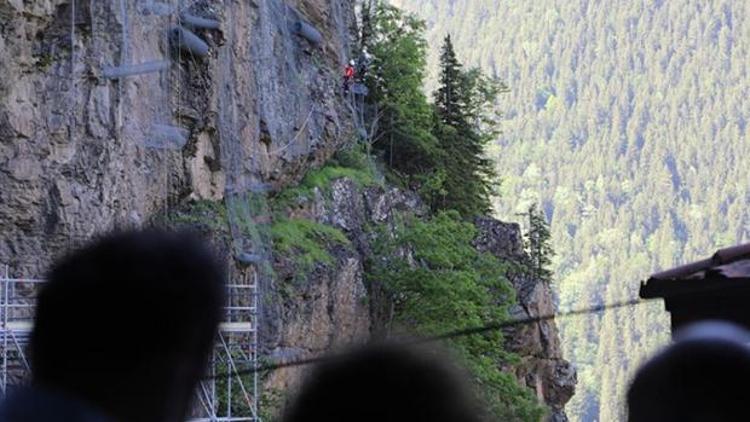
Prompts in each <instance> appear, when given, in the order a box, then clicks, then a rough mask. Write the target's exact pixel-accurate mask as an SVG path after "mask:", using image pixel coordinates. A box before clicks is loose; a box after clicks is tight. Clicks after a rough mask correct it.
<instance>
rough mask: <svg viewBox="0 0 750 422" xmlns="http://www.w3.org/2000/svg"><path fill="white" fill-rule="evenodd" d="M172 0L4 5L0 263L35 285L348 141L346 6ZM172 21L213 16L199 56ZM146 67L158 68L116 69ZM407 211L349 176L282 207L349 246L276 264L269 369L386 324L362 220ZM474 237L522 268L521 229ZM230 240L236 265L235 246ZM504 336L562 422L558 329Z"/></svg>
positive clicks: (293, 174)
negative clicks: (67, 258)
mask: <svg viewBox="0 0 750 422" xmlns="http://www.w3.org/2000/svg"><path fill="white" fill-rule="evenodd" d="M177 3H178V2H177V1H174V0H170V1H164V2H156V1H152V0H143V1H140V0H138V1H135V0H113V1H82V0H32V1H29V0H24V1H22V0H0V74H2V75H3V76H2V78H0V264H8V265H9V266H10V269H11V272H12V273H13V274H14V275H17V276H35V277H36V276H41V275H43V270H44V268H46V267H47V266H48V265H49V263H50V262H51V261H52V260H53V259H54V258H55V257H56V256H58V255H59V254H60V253H61V252H64V251H65V250H66V249H67V248H68V247H70V246H75V245H77V244H79V243H80V242H82V241H84V240H86V239H88V238H90V237H91V236H92V235H94V234H96V233H101V232H105V231H107V230H110V229H112V228H118V227H131V226H136V227H137V226H141V225H144V224H148V223H149V222H150V221H152V220H154V218H155V217H157V216H159V215H161V214H162V213H163V214H168V213H169V212H170V211H171V210H172V209H174V208H176V207H178V206H179V205H181V204H184V203H188V202H193V201H195V200H201V199H205V200H210V201H214V202H220V201H222V200H225V199H226V198H225V196H226V195H227V193H230V194H234V193H237V192H241V191H243V190H252V189H253V186H255V185H257V184H259V183H261V182H262V183H270V184H271V185H272V186H273V188H274V189H279V188H281V187H283V186H286V185H288V184H290V183H292V182H294V181H296V180H298V179H299V178H300V177H301V175H303V174H304V173H305V172H306V171H307V170H309V169H310V168H312V167H315V166H317V165H319V164H321V163H322V162H324V161H325V160H327V159H328V158H329V157H330V156H331V155H332V154H333V153H334V152H335V151H336V150H337V149H338V148H339V147H340V146H341V145H342V144H345V143H347V142H348V141H349V140H350V139H351V132H352V129H351V125H350V120H351V119H350V116H348V115H347V113H348V109H347V107H345V105H344V104H343V103H342V101H341V99H340V98H339V97H338V96H337V94H336V93H337V91H338V84H339V75H338V70H339V69H340V67H341V64H342V62H343V61H344V60H345V59H346V58H347V56H348V52H349V50H350V46H349V43H350V39H351V28H352V26H353V22H354V16H353V14H354V12H353V4H352V2H350V1H348V0H291V1H286V2H284V1H282V0H257V1H253V0H250V1H247V0H225V1H218V0H215V1H211V0H197V1H185V0H183V1H182V2H180V4H181V5H182V7H183V9H181V10H177V9H176V6H177ZM180 12H184V13H188V14H190V15H192V16H196V17H200V18H203V19H208V20H212V21H216V22H218V26H217V27H215V28H202V29H201V28H197V29H196V28H192V29H191V31H192V32H193V33H194V34H195V35H196V36H197V37H199V38H200V39H201V40H202V42H205V44H206V46H207V47H208V52H207V54H206V55H205V56H200V55H199V54H196V53H195V52H193V53H190V52H187V51H185V50H184V49H183V50H176V49H175V46H174V40H170V39H169V36H168V35H169V33H170V31H171V30H172V29H173V28H175V27H177V26H178V25H179V24H180V22H179V19H178V16H179V15H180ZM299 20H303V21H305V22H308V23H310V24H312V25H313V26H315V27H316V28H317V29H318V30H319V31H320V33H321V35H322V42H321V43H320V44H315V43H311V42H310V41H309V40H307V39H305V38H303V37H300V36H298V35H296V34H295V33H294V32H293V31H292V30H291V27H292V24H293V23H294V22H297V21H299ZM139 69H140V70H139ZM144 69H146V70H149V69H150V70H154V69H161V70H159V71H148V72H146V73H140V74H133V75H127V76H122V77H113V75H114V74H116V73H117V72H120V73H123V72H124V73H128V72H134V71H144ZM183 144H184V145H183ZM403 211H408V212H411V213H415V214H417V215H420V214H423V212H424V211H423V209H422V206H421V205H420V201H419V198H417V197H416V196H415V195H414V194H410V193H407V192H403V191H400V190H398V189H393V188H382V187H370V188H361V187H359V186H358V185H357V184H356V183H355V182H354V181H352V180H349V179H339V180H336V181H334V182H333V183H332V185H331V186H330V189H328V190H325V191H323V190H320V189H317V190H315V194H314V197H312V198H309V200H307V201H304V202H301V203H299V204H297V205H296V206H294V207H292V208H290V209H288V210H287V212H288V214H289V215H290V216H292V217H296V218H307V219H310V220H313V221H317V222H319V223H322V224H326V225H329V226H333V227H335V228H337V229H339V230H341V231H342V232H343V233H344V234H345V235H346V237H347V238H348V239H349V244H348V245H338V246H332V247H331V250H330V251H329V252H330V254H331V256H332V257H333V263H332V264H331V265H317V266H315V267H314V269H312V270H311V272H310V273H309V274H307V275H306V277H305V280H304V282H302V283H299V282H297V283H295V282H294V281H293V280H292V279H293V278H294V273H295V271H296V268H295V266H294V263H293V262H291V261H290V259H289V257H286V256H276V257H274V268H275V273H276V278H275V280H273V281H272V282H271V283H270V284H269V286H267V289H266V290H264V291H263V295H264V298H263V301H264V305H263V307H264V318H263V322H262V323H263V339H262V342H263V349H264V350H263V352H264V354H265V355H266V356H268V358H269V359H272V360H273V359H284V360H286V359H293V358H297V357H303V356H312V355H317V354H319V353H322V352H324V351H327V350H330V349H331V348H336V347H339V346H343V345H347V344H351V343H356V342H361V341H365V340H367V339H368V338H370V337H371V336H373V335H376V336H377V335H379V334H380V333H381V332H382V329H383V327H384V325H385V321H387V319H388V312H389V311H388V309H387V307H385V308H384V307H382V306H380V304H382V303H383V298H382V297H381V296H380V294H381V293H380V292H378V291H377V290H373V289H372V288H369V289H368V287H367V286H366V285H365V283H364V281H363V280H364V271H365V268H364V265H365V261H366V259H367V257H368V256H369V255H370V252H371V250H370V245H371V242H372V239H371V238H370V236H371V235H370V234H369V233H368V230H367V227H368V226H369V225H372V224H385V225H386V226H388V225H390V226H392V225H393V224H394V215H395V213H397V212H403ZM478 227H479V228H480V233H481V235H480V237H479V238H478V239H477V247H478V248H480V249H482V250H486V251H489V252H492V253H494V254H497V255H499V256H503V257H506V258H509V259H521V258H522V255H523V253H522V251H521V247H520V240H519V230H518V227H517V226H514V225H505V224H503V223H499V222H497V221H494V220H481V221H479V222H478ZM225 240H226V239H225ZM218 243H222V242H218ZM223 243H225V244H224V245H220V247H221V249H222V250H224V251H225V252H227V255H230V254H231V252H230V251H231V245H229V243H231V242H229V241H227V242H223ZM231 270H232V271H233V272H234V273H237V272H239V271H241V270H240V269H239V268H236V267H234V268H232V269H231ZM512 281H513V283H514V285H515V286H516V288H517V290H518V297H519V305H518V306H517V307H516V309H515V313H516V315H517V316H536V315H541V314H547V313H550V312H552V311H553V306H552V303H551V294H550V292H549V289H548V287H547V286H546V285H544V284H543V283H541V282H540V281H538V280H534V279H530V278H528V277H524V276H522V275H519V276H517V277H515V278H514V279H513V280H512ZM507 338H508V341H509V344H510V345H511V346H512V349H513V350H514V351H515V352H516V353H517V354H518V355H519V356H521V358H522V359H521V363H520V364H519V365H517V366H515V367H513V368H509V370H512V371H513V372H514V373H515V374H516V375H517V377H518V378H519V380H521V382H522V383H524V384H525V385H527V386H529V388H532V389H534V390H535V391H537V393H538V395H539V397H540V398H542V399H544V400H545V401H546V402H547V403H548V404H549V405H550V406H551V407H552V408H553V409H554V410H555V411H556V415H557V416H556V417H558V419H556V420H561V419H559V417H561V415H562V413H561V409H562V405H563V404H564V403H565V402H566V401H567V399H568V398H569V397H570V394H571V393H572V388H573V384H574V382H575V373H574V372H573V371H572V370H571V369H570V367H569V365H567V363H566V362H565V361H563V360H562V359H561V357H560V350H559V345H558V338H557V331H556V329H555V326H554V324H553V323H540V324H536V325H533V326H527V327H521V328H519V329H518V330H516V331H513V332H509V333H508V336H507ZM298 379H299V372H298V371H297V370H283V371H278V372H275V373H273V374H272V375H271V376H270V377H269V378H268V379H267V380H266V388H268V389H270V390H283V389H286V388H287V387H290V386H294V385H295V384H296V383H297V382H298Z"/></svg>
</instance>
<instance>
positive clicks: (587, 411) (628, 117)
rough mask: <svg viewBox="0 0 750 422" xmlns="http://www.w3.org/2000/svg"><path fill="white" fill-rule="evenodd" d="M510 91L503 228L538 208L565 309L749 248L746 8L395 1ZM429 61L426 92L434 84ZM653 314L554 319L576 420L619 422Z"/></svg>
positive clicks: (546, 0) (503, 146)
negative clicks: (743, 245)
mask: <svg viewBox="0 0 750 422" xmlns="http://www.w3.org/2000/svg"><path fill="white" fill-rule="evenodd" d="M392 3H393V4H395V5H397V6H399V7H403V8H404V9H406V10H408V11H412V12H414V13H416V14H417V15H418V16H419V17H421V18H423V19H425V21H426V23H427V41H428V44H429V45H430V46H439V45H441V42H442V40H443V39H444V37H445V36H446V35H448V34H450V35H451V37H452V40H453V44H454V46H455V50H456V51H457V54H458V58H459V59H460V60H461V61H463V62H464V63H466V64H467V65H474V66H479V67H480V68H481V69H483V70H484V71H485V72H486V73H488V74H489V75H493V76H496V77H498V78H500V79H501V80H503V81H504V82H505V83H506V84H507V86H508V87H509V92H508V93H507V94H505V95H503V96H501V98H500V100H501V102H500V108H501V110H502V112H503V113H504V117H503V118H502V121H501V128H502V133H501V134H500V135H499V136H498V137H497V138H498V141H497V142H496V143H495V144H493V145H492V146H491V148H490V151H489V154H490V156H491V158H492V159H494V161H495V162H496V169H495V170H496V173H497V174H498V175H499V176H500V178H501V179H502V184H501V186H500V195H499V196H498V197H497V199H496V200H495V203H494V205H495V209H496V212H497V214H498V216H499V217H501V218H503V219H506V220H514V221H519V220H522V218H521V217H519V214H522V213H524V212H526V211H527V210H528V209H529V208H530V207H531V206H532V205H533V204H535V203H539V204H540V205H541V209H542V211H543V213H544V216H545V217H546V218H547V220H548V221H549V222H550V223H551V233H550V234H551V245H552V247H553V248H554V250H555V252H556V254H555V256H554V258H553V259H552V269H553V271H554V275H553V283H554V285H555V286H556V290H557V292H558V299H559V307H560V310H562V311H564V310H570V309H577V308H584V307H587V306H591V305H599V304H603V303H613V302H618V301H622V300H627V299H631V298H634V297H636V296H637V291H638V287H639V283H640V281H642V280H644V279H645V278H647V277H648V275H649V274H651V273H653V272H654V271H657V270H659V269H666V268H669V267H672V266H674V265H678V264H681V263H684V262H689V261H691V260H696V259H700V258H703V257H706V256H709V255H711V254H712V253H713V252H714V251H715V250H716V249H718V248H722V247H726V246H730V245H734V244H737V243H740V242H746V241H748V239H749V238H750V215H749V213H748V207H747V205H748V203H750V193H749V192H748V181H750V166H748V165H747V164H743V162H742V161H743V160H744V158H745V157H748V156H750V143H749V142H748V141H747V125H748V118H750V102H748V100H747V98H748V95H749V94H750V75H749V74H748V67H749V66H750V50H749V48H750V19H749V18H750V16H748V13H750V4H749V3H748V2H743V1H733V0H723V1H722V0H717V1H712V2H706V1H703V0H678V1H648V2H646V1H630V2H621V1H615V0H609V1H601V0H582V1H575V2H572V1H568V0H538V1H533V2H528V1H519V0H513V1H511V0H509V1H502V2H501V1H498V0H451V1H445V0H393V1H392ZM439 57H440V51H439V50H438V49H437V48H433V49H431V50H430V56H429V58H428V67H427V68H428V69H430V72H431V73H430V74H429V76H428V80H429V81H431V83H432V84H433V85H434V84H436V83H437V81H438V80H439V75H438V73H437V71H436V69H437V66H436V64H437V62H438V59H439ZM667 322H668V318H667V314H666V313H665V311H664V309H663V305H662V304H660V303H656V304H649V305H646V306H643V305H642V306H639V307H634V308H627V309H621V310H616V311H608V312H606V313H604V314H602V315H598V316H592V317H586V318H583V317H581V318H572V319H560V320H559V321H558V324H559V326H560V328H561V336H562V341H563V345H564V354H565V357H566V358H568V359H570V360H571V361H573V362H574V363H575V364H576V366H577V368H578V373H579V385H578V392H577V394H576V396H575V397H574V398H573V400H572V401H571V402H570V403H569V405H568V409H567V411H568V414H569V416H570V417H571V419H572V420H575V421H596V420H601V421H616V420H623V419H624V412H625V409H624V406H623V399H624V393H625V391H626V389H627V385H628V382H629V379H630V377H631V376H632V373H633V370H634V368H635V367H637V365H638V363H639V362H641V361H642V360H643V358H644V357H645V356H647V355H648V353H650V352H651V351H653V350H654V349H655V348H657V347H659V345H661V344H663V343H664V342H665V341H666V340H667V329H666V325H667Z"/></svg>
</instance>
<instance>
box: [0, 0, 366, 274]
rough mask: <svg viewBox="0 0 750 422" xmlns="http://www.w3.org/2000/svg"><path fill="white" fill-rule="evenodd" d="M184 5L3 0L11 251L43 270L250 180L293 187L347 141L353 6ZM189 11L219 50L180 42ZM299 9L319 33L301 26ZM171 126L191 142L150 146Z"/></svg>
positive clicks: (5, 243)
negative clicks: (344, 89)
mask: <svg viewBox="0 0 750 422" xmlns="http://www.w3.org/2000/svg"><path fill="white" fill-rule="evenodd" d="M177 4H178V2H176V1H168V2H153V1H140V0H139V1H133V0H117V1H114V0H113V1H82V0H35V1H20V0H0V74H2V75H3V77H2V78H0V186H2V189H0V233H2V238H1V239H0V262H3V263H7V264H10V265H11V266H12V267H13V269H14V270H15V271H16V272H23V273H31V274H33V275H38V273H39V272H40V271H41V269H42V268H43V267H44V266H46V265H47V264H48V263H49V262H50V260H51V258H52V257H54V256H55V255H56V254H57V253H58V252H59V251H60V250H62V249H64V248H65V247H67V246H70V244H71V243H73V244H74V243H78V241H80V240H82V239H86V238H88V237H90V236H91V235H92V234H94V233H99V232H102V231H105V230H108V229H111V228H113V227H127V226H138V225H141V224H144V223H145V222H146V221H148V220H149V219H150V218H151V217H152V216H153V215H154V214H157V213H159V212H161V211H165V210H166V209H167V208H169V207H170V206H172V205H174V204H175V203H177V202H179V201H181V200H183V199H186V198H195V199H200V198H207V199H213V200H220V199H222V197H223V195H224V192H225V191H226V189H227V188H228V187H229V188H231V189H238V188H239V189H241V188H242V187H243V186H245V185H247V184H248V183H247V182H246V181H247V180H251V179H253V180H255V179H257V180H265V181H270V182H272V183H275V184H277V185H280V184H285V183H288V182H290V181H293V180H295V179H297V178H298V177H299V176H300V175H301V174H302V173H304V171H305V170H306V169H308V168H309V167H310V166H311V165H315V164H319V163H321V162H323V161H325V160H326V159H327V158H328V157H329V156H330V154H331V153H332V152H333V151H334V150H335V149H336V148H337V147H338V146H339V145H340V144H341V143H343V142H345V141H347V140H348V139H350V137H349V136H348V133H349V132H350V128H349V126H350V125H349V123H348V122H349V119H348V118H347V116H346V110H347V109H346V107H344V106H343V105H342V103H341V100H340V98H338V96H337V95H336V92H337V87H338V83H339V80H338V70H339V69H340V67H341V63H342V62H343V60H345V58H346V57H347V56H348V51H349V42H350V41H349V40H350V38H351V36H350V28H352V25H353V19H354V17H353V5H352V4H351V2H349V1H346V0H306V1H288V2H284V1H282V0H263V1H245V0H227V1H218V0H217V1H209V0H196V1H181V2H179V4H180V5H181V7H182V8H181V9H180V10H179V11H178V10H177V9H176V7H177ZM149 5H151V7H149ZM153 5H159V6H161V8H154V7H153ZM179 12H187V13H190V14H192V15H195V16H200V17H204V18H208V19H214V20H217V21H218V22H219V27H218V29H195V30H194V31H195V33H196V34H197V35H198V36H199V37H200V38H201V39H203V40H204V41H205V42H206V44H207V45H208V47H209V51H208V54H207V56H206V57H196V56H195V55H193V54H190V53H188V52H185V51H183V50H180V51H176V50H175V49H174V48H173V45H172V44H173V43H170V41H169V37H168V35H169V31H170V29H171V28H174V27H175V26H176V25H177V24H178V15H179ZM299 19H302V20H304V21H306V22H310V23H311V24H312V25H314V26H316V27H317V28H318V30H319V31H320V32H321V34H322V36H323V42H322V43H321V44H320V45H314V44H312V43H310V42H309V41H307V40H306V39H304V38H302V37H300V36H297V35H295V34H294V33H293V32H292V31H291V27H292V24H293V23H294V22H296V21H297V20H299ZM165 61H166V63H168V64H167V66H168V68H167V69H166V70H163V71H161V72H151V73H145V74H140V75H134V76H128V77H123V78H119V79H110V78H107V77H106V76H107V71H106V69H108V68H112V67H117V66H127V65H139V64H144V63H152V64H153V63H154V62H156V63H163V62H165ZM165 125H168V126H171V127H174V128H176V129H177V130H178V131H179V132H178V133H181V134H182V135H186V137H187V145H186V146H185V147H184V148H182V149H161V150H159V149H154V148H147V145H151V146H153V144H154V143H155V142H159V141H160V138H163V137H164V136H165V135H164V134H163V133H160V132H159V131H160V128H163V127H164V126H165ZM172 138H174V136H172ZM171 140H172V141H174V139H171ZM230 164H232V165H231V166H230ZM229 167H231V171H229V170H228V168H229ZM228 184H229V185H230V186H227V185H228ZM232 184H233V185H232Z"/></svg>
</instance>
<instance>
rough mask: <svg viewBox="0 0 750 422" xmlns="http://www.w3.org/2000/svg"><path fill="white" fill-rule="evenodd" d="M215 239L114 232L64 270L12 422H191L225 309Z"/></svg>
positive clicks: (38, 319)
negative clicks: (188, 421)
mask: <svg viewBox="0 0 750 422" xmlns="http://www.w3.org/2000/svg"><path fill="white" fill-rule="evenodd" d="M223 281H224V272H223V270H222V266H221V265H219V263H218V261H217V259H216V258H215V256H214V255H213V254H212V253H211V251H210V250H209V249H208V248H207V247H206V246H205V242H203V241H202V240H201V239H199V238H198V237H196V236H195V235H192V234H188V233H170V232H164V231H155V230H149V231H141V232H126V233H118V234H112V235H109V236H107V237H105V238H103V239H101V240H98V241H96V242H94V243H93V244H91V245H90V246H87V247H85V248H83V249H82V250H79V251H77V252H74V253H72V254H71V255H69V256H67V257H66V258H64V259H62V260H61V261H59V262H58V263H57V264H55V265H54V266H53V268H52V270H51V271H50V273H49V275H48V277H47V283H46V284H45V285H44V287H43V288H42V290H41V291H40V293H39V297H38V302H37V308H36V315H35V321H34V329H33V332H32V335H31V341H30V345H29V349H30V351H29V354H30V356H31V366H32V384H31V387H30V388H26V389H21V390H20V391H18V392H16V394H13V395H11V396H10V397H9V398H8V399H7V400H6V402H5V404H4V406H3V408H2V410H0V420H3V421H12V422H15V421H53V420H54V421H58V420H66V421H87V422H94V421H154V422H156V421H158V422H166V421H170V422H171V421H175V422H177V421H180V422H182V421H184V420H185V418H186V416H187V414H188V409H189V406H190V404H191V401H192V400H191V399H192V397H193V393H194V390H195V388H196V386H197V383H198V381H199V379H200V377H201V376H202V375H203V374H204V369H205V366H206V363H207V362H208V357H209V354H210V351H211V348H212V345H213V341H214V337H215V335H216V330H217V327H218V324H219V322H220V319H221V315H222V306H223V303H224V287H223Z"/></svg>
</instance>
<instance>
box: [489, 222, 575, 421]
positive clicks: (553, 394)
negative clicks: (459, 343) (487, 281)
mask: <svg viewBox="0 0 750 422" xmlns="http://www.w3.org/2000/svg"><path fill="white" fill-rule="evenodd" d="M475 225H476V227H477V229H478V231H479V235H478V236H477V239H476V242H475V244H476V247H477V248H478V249H479V250H481V251H483V252H489V253H491V254H493V255H495V256H497V257H500V258H503V259H507V260H510V261H511V262H516V263H522V262H524V261H525V260H526V256H525V254H524V251H523V242H522V239H521V230H520V228H519V226H518V224H509V223H503V222H500V221H497V220H494V219H491V218H480V219H477V220H476V221H475ZM509 278H510V281H511V283H513V287H514V288H515V290H516V298H517V301H518V303H517V304H516V305H514V306H513V308H512V309H511V316H512V317H513V318H516V319H524V318H534V317H540V316H546V315H553V314H555V312H556V309H555V305H554V303H553V301H552V298H553V296H552V291H551V290H550V286H549V284H548V283H546V282H544V281H542V280H539V279H537V278H535V277H533V276H529V275H528V274H523V273H522V272H516V273H513V272H511V274H509ZM505 338H506V346H507V347H508V349H509V350H510V351H512V352H515V353H516V354H517V355H519V356H520V358H521V362H520V363H519V364H517V365H515V366H512V367H509V368H507V369H508V370H510V371H512V372H513V373H515V375H516V378H517V379H518V380H519V382H520V383H521V385H525V386H527V387H529V388H530V389H532V390H534V391H535V392H536V394H537V397H538V398H539V399H540V400H542V401H544V402H545V403H547V405H548V406H549V407H550V409H551V410H552V415H551V418H550V420H551V421H554V422H563V421H567V420H568V419H567V417H566V416H565V410H564V409H565V404H566V403H567V402H568V401H569V400H570V398H571V397H572V396H573V393H574V392H575V385H576V382H577V376H576V371H575V369H574V368H573V366H572V365H571V364H570V362H568V361H566V360H564V359H563V357H562V350H561V348H560V336H559V334H558V331H557V326H556V324H555V322H554V321H543V322H538V323H534V324H527V325H520V326H518V327H514V328H512V329H508V330H506V332H505Z"/></svg>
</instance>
